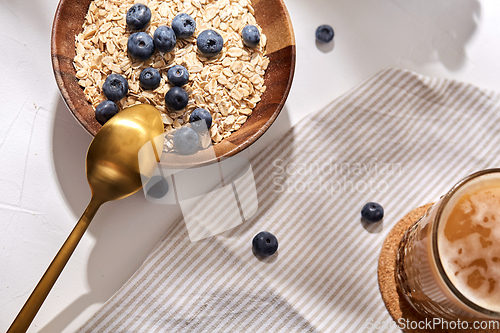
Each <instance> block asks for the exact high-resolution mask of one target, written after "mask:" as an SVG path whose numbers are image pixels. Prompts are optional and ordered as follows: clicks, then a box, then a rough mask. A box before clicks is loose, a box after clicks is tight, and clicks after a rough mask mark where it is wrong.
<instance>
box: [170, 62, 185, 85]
mask: <svg viewBox="0 0 500 333" xmlns="http://www.w3.org/2000/svg"><path fill="white" fill-rule="evenodd" d="M167 79H168V82H170V83H171V84H173V85H174V86H178V87H180V86H183V85H185V84H186V83H187V82H188V80H189V72H188V70H187V69H186V67H184V66H182V65H175V66H172V67H170V68H169V69H168V71H167Z"/></svg>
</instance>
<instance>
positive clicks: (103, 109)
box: [95, 100, 118, 125]
mask: <svg viewBox="0 0 500 333" xmlns="http://www.w3.org/2000/svg"><path fill="white" fill-rule="evenodd" d="M117 113H118V105H116V104H115V102H113V101H110V100H105V101H103V102H101V103H99V105H98V106H97V107H96V108H95V119H97V121H98V122H99V124H101V125H104V124H105V123H106V122H107V121H108V120H110V119H111V118H112V117H113V116H114V115H115V114H117Z"/></svg>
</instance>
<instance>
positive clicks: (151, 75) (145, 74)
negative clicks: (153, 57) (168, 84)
mask: <svg viewBox="0 0 500 333" xmlns="http://www.w3.org/2000/svg"><path fill="white" fill-rule="evenodd" d="M160 81H161V75H160V72H158V70H157V69H155V68H153V67H148V68H146V69H143V70H142V72H141V74H140V75H139V83H140V84H141V87H143V88H144V89H146V90H149V89H151V90H152V89H156V88H158V86H159V85H160Z"/></svg>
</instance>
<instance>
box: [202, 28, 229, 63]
mask: <svg viewBox="0 0 500 333" xmlns="http://www.w3.org/2000/svg"><path fill="white" fill-rule="evenodd" d="M196 45H197V46H198V50H200V52H201V53H203V54H204V55H205V56H207V57H213V56H216V55H217V54H219V52H220V51H222V46H223V45H224V40H223V39H222V36H221V35H219V33H218V32H216V31H213V30H210V29H209V30H204V31H202V32H201V33H200V34H199V35H198V38H197V40H196Z"/></svg>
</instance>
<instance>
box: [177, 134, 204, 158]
mask: <svg viewBox="0 0 500 333" xmlns="http://www.w3.org/2000/svg"><path fill="white" fill-rule="evenodd" d="M173 141H174V148H175V149H176V150H177V152H179V154H182V155H189V154H193V153H194V152H196V150H198V143H199V138H198V134H196V132H195V131H194V130H193V129H192V128H190V127H181V128H180V129H178V130H177V131H176V132H175V133H174V138H173Z"/></svg>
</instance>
